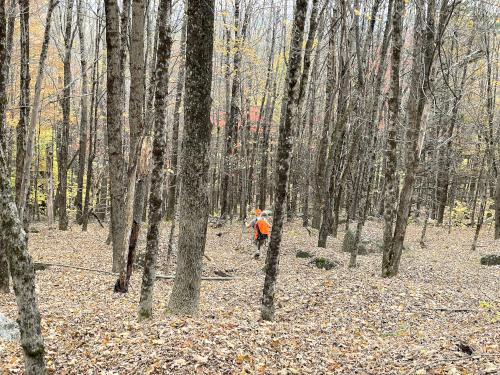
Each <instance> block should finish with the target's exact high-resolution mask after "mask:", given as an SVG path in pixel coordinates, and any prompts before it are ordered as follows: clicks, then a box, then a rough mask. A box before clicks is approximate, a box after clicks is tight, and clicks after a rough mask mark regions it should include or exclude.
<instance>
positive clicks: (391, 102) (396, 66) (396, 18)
mask: <svg viewBox="0 0 500 375" xmlns="http://www.w3.org/2000/svg"><path fill="white" fill-rule="evenodd" d="M404 12H405V3H404V0H394V8H393V13H392V15H390V17H391V18H392V55H391V87H390V96H389V99H388V107H389V119H388V127H387V144H386V151H385V169H384V185H385V188H384V240H383V249H384V253H383V259H382V275H385V274H387V273H388V272H389V267H390V262H391V257H392V255H391V251H392V234H393V228H394V224H393V222H394V215H395V210H396V181H397V175H396V168H397V154H396V147H397V144H396V137H397V129H398V124H399V106H400V102H401V98H400V88H399V87H400V84H399V78H400V65H401V50H402V47H403V30H402V27H403V13H404Z"/></svg>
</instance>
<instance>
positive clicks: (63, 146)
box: [57, 0, 73, 230]
mask: <svg viewBox="0 0 500 375" xmlns="http://www.w3.org/2000/svg"><path fill="white" fill-rule="evenodd" d="M72 22H73V0H67V2H66V19H65V34H64V61H63V65H64V79H63V81H64V88H63V90H62V95H63V97H62V99H61V107H62V112H63V119H62V124H61V129H60V132H61V133H60V150H59V153H58V160H57V163H58V171H59V185H58V197H59V202H58V212H59V230H68V212H67V207H66V206H67V193H68V189H67V184H68V167H69V166H68V147H69V126H70V115H71V85H72V84H71V49H72V45H73V29H72Z"/></svg>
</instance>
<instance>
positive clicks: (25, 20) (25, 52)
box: [16, 0, 31, 222]
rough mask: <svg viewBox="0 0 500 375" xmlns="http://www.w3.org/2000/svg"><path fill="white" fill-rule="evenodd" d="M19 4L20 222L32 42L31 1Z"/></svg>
mask: <svg viewBox="0 0 500 375" xmlns="http://www.w3.org/2000/svg"><path fill="white" fill-rule="evenodd" d="M18 3H19V25H20V32H19V35H20V40H19V43H20V51H21V52H20V53H21V62H20V69H19V71H20V79H19V84H20V87H19V121H18V124H17V144H16V146H17V148H16V204H17V206H18V212H19V215H20V220H21V222H23V221H24V220H23V219H24V210H25V206H26V196H25V194H26V193H25V189H24V184H23V176H24V163H25V160H26V158H27V155H26V154H27V149H26V148H27V146H28V140H27V139H28V126H29V116H30V81H31V76H30V69H29V58H30V40H29V32H30V31H29V12H30V5H29V0H20V1H18Z"/></svg>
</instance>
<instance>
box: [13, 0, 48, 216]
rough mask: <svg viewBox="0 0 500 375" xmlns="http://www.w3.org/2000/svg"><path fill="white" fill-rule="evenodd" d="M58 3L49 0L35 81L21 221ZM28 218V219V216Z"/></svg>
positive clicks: (27, 191)
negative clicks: (52, 24) (52, 28)
mask: <svg viewBox="0 0 500 375" xmlns="http://www.w3.org/2000/svg"><path fill="white" fill-rule="evenodd" d="M56 5H57V3H56V1H55V0H50V1H49V7H48V9H47V16H46V19H45V30H44V34H43V40H42V48H41V51H40V58H39V62H38V75H37V77H36V82H35V93H34V96H33V109H32V111H31V118H30V119H29V126H28V129H27V134H26V155H25V157H24V164H23V171H22V174H21V176H20V180H19V184H20V185H19V190H20V195H19V201H18V209H19V217H20V219H21V221H23V219H24V213H25V210H26V204H27V202H26V200H27V199H28V195H29V186H30V178H31V162H32V160H33V148H34V144H33V143H34V137H35V129H36V126H37V124H38V118H39V114H40V98H41V92H42V82H43V78H44V76H45V60H46V59H47V51H48V47H49V40H50V28H51V23H52V22H51V20H52V13H53V10H54V8H55V6H56ZM26 219H28V217H26Z"/></svg>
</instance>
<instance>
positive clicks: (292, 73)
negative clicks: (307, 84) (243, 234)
mask: <svg viewBox="0 0 500 375" xmlns="http://www.w3.org/2000/svg"><path fill="white" fill-rule="evenodd" d="M307 3H308V2H307V0H297V1H296V4H295V13H294V20H293V28H292V41H291V45H290V54H289V58H288V68H287V77H286V84H285V93H284V96H285V98H286V100H285V101H284V103H285V105H286V108H285V109H284V110H283V111H282V115H283V116H284V118H283V119H282V121H280V129H279V138H278V151H277V158H276V169H277V170H276V189H275V200H274V211H273V214H274V220H273V227H272V230H271V240H270V242H269V249H268V252H267V257H266V266H265V273H266V278H265V281H264V289H263V291H262V307H261V317H262V319H264V320H273V319H274V312H275V305H274V294H275V291H276V282H277V277H278V263H279V251H280V244H281V236H282V232H283V222H284V219H285V203H286V197H287V182H288V177H289V169H290V156H291V152H292V146H293V129H292V124H293V119H294V116H296V115H297V112H298V94H299V84H300V82H299V80H300V72H301V58H302V50H303V46H302V42H303V39H304V27H305V19H306V13H307Z"/></svg>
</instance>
